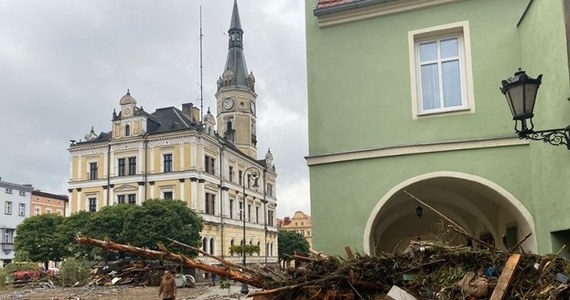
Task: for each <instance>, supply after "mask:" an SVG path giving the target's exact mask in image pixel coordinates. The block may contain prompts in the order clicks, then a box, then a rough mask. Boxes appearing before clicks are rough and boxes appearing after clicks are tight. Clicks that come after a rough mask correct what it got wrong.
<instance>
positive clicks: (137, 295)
mask: <svg viewBox="0 0 570 300" xmlns="http://www.w3.org/2000/svg"><path fill="white" fill-rule="evenodd" d="M240 289H241V284H239V283H234V284H232V285H231V287H230V289H229V290H228V289H220V288H219V287H218V286H210V285H209V284H197V285H196V287H192V288H189V287H186V288H179V289H178V293H177V297H176V299H200V300H221V299H245V297H244V295H241V294H240ZM253 290H254V289H250V292H251V291H253ZM0 299H2V300H4V299H18V300H24V299H29V300H39V299H42V300H94V299H109V300H119V299H121V300H151V299H152V300H157V299H160V298H159V297H158V287H131V286H91V287H74V288H61V287H56V288H53V289H50V288H41V287H31V286H24V287H18V288H8V289H6V290H2V291H0ZM250 299H251V298H250Z"/></svg>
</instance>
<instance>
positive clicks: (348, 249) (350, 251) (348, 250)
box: [344, 246, 354, 258]
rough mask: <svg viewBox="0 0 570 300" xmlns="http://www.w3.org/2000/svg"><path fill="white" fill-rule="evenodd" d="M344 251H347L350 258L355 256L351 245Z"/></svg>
mask: <svg viewBox="0 0 570 300" xmlns="http://www.w3.org/2000/svg"><path fill="white" fill-rule="evenodd" d="M344 251H346V255H347V256H348V258H354V254H352V250H351V249H350V246H346V247H344Z"/></svg>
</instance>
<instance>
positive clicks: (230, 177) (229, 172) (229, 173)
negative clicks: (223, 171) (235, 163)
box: [228, 166, 234, 182]
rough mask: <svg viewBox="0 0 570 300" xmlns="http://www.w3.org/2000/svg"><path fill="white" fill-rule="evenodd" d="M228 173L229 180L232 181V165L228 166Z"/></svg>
mask: <svg viewBox="0 0 570 300" xmlns="http://www.w3.org/2000/svg"><path fill="white" fill-rule="evenodd" d="M228 175H229V179H230V181H231V182H233V181H234V167H232V166H230V169H229V171H228Z"/></svg>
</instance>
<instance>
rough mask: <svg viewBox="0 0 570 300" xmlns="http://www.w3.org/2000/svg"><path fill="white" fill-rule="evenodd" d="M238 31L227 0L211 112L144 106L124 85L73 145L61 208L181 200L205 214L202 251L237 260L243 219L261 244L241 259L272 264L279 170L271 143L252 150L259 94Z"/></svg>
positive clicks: (187, 106)
mask: <svg viewBox="0 0 570 300" xmlns="http://www.w3.org/2000/svg"><path fill="white" fill-rule="evenodd" d="M243 33H244V32H243V29H242V27H241V22H240V17H239V11H238V6H237V3H236V2H235V1H234V6H233V12H232V16H231V22H230V28H229V30H228V36H229V44H228V53H227V60H226V65H225V68H224V71H223V72H222V74H221V76H220V77H219V79H218V81H217V92H216V95H215V97H216V109H217V113H216V116H214V114H213V113H212V112H211V111H210V110H209V109H208V111H207V112H202V111H200V109H199V108H198V107H196V106H195V105H194V104H192V103H183V104H181V107H180V108H177V107H163V108H158V109H156V110H155V111H154V112H147V111H145V110H144V109H143V107H142V105H139V103H137V101H136V99H135V98H134V96H133V95H131V92H130V91H127V93H126V94H125V95H124V96H122V98H120V100H119V101H118V107H117V108H118V110H116V109H114V110H113V113H112V121H111V124H110V125H111V131H109V132H101V133H96V132H95V130H94V129H93V128H91V130H90V131H89V132H88V133H87V135H86V136H85V139H84V140H82V141H79V142H73V143H72V144H71V145H70V147H69V153H70V164H71V166H70V172H71V174H70V181H69V193H70V195H69V209H67V210H66V212H67V214H68V215H69V214H71V213H76V212H78V211H85V210H86V211H98V210H100V209H101V208H102V207H105V206H110V205H115V204H118V203H129V204H132V205H140V204H141V203H143V202H144V201H145V200H146V199H156V198H160V199H165V200H166V199H179V200H182V201H184V202H186V203H187V205H188V207H190V208H191V209H192V210H194V211H195V212H196V213H198V215H199V216H200V217H201V218H202V220H203V224H204V228H203V230H202V233H201V235H202V238H203V250H205V251H206V252H208V253H211V254H214V255H217V256H221V257H223V258H225V259H228V260H230V261H231V260H235V262H239V261H241V259H240V256H239V254H235V257H234V258H232V255H231V254H230V250H229V249H230V246H232V245H234V244H235V245H239V244H240V243H241V242H242V241H243V230H244V227H245V232H246V233H245V236H246V238H245V242H246V243H248V244H253V245H259V247H260V250H261V251H260V253H259V255H255V254H254V256H252V257H251V258H248V262H250V263H253V262H263V263H267V262H269V263H272V262H277V227H276V221H275V220H276V219H275V211H276V207H277V197H276V190H275V187H276V177H277V173H276V171H275V165H274V162H273V155H272V153H271V151H270V150H269V149H268V150H267V152H265V153H264V154H263V156H262V158H261V159H259V158H258V149H257V135H256V120H257V113H256V103H257V101H258V99H257V94H256V92H255V78H254V76H253V73H251V72H248V70H247V67H246V66H247V65H246V61H245V56H244V51H243ZM133 94H134V93H133ZM244 192H245V193H244ZM204 259H205V260H207V259H206V258H204Z"/></svg>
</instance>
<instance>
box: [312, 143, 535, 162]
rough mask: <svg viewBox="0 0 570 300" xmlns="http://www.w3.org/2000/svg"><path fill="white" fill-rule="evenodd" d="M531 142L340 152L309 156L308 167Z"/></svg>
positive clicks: (523, 144) (457, 144)
mask: <svg viewBox="0 0 570 300" xmlns="http://www.w3.org/2000/svg"><path fill="white" fill-rule="evenodd" d="M526 145H529V141H527V140H521V139H519V138H518V137H507V138H505V137H503V138H489V139H479V140H465V141H453V142H441V143H430V144H417V145H405V146H395V147H386V148H376V149H366V150H360V151H351V152H338V153H331V154H324V155H315V156H307V157H305V159H306V160H307V165H308V166H315V165H322V164H329V163H337V162H345V161H352V160H362V159H370V158H382V157H395V156H403V155H416V154H425V153H437V152H447V151H458V150H472V149H484V148H497V147H510V146H526Z"/></svg>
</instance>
